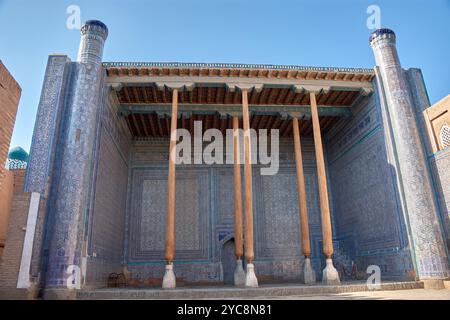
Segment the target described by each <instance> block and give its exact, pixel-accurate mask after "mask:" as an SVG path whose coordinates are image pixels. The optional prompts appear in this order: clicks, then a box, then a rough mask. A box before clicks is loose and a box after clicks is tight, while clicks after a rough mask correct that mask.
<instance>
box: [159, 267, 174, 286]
mask: <svg viewBox="0 0 450 320" xmlns="http://www.w3.org/2000/svg"><path fill="white" fill-rule="evenodd" d="M176 286H177V283H176V278H175V273H174V272H173V264H167V265H166V272H165V273H164V278H163V283H162V288H163V289H174V288H175V287H176Z"/></svg>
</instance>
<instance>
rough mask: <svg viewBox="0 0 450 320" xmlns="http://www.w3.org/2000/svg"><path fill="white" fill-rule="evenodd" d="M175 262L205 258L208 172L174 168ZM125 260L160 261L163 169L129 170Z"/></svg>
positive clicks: (163, 218)
mask: <svg viewBox="0 0 450 320" xmlns="http://www.w3.org/2000/svg"><path fill="white" fill-rule="evenodd" d="M176 178H177V181H176V205H175V210H176V211H175V212H176V213H175V259H176V260H177V261H184V260H189V261H195V260H205V259H208V258H209V248H210V225H209V219H210V217H209V205H210V199H209V190H208V188H207V186H208V180H209V173H208V169H194V170H191V169H186V168H177V173H176ZM131 192H132V197H131V199H132V204H131V215H132V216H131V224H130V228H131V229H130V230H131V233H130V248H129V252H130V255H129V261H131V262H139V261H163V260H164V240H165V225H166V212H167V170H166V169H165V168H148V169H134V170H133V184H132V191H131Z"/></svg>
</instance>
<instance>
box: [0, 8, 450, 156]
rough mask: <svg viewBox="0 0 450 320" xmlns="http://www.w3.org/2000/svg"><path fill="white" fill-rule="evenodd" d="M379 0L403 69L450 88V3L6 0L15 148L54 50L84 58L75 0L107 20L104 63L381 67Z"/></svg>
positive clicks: (434, 87)
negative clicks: (375, 17) (73, 21)
mask: <svg viewBox="0 0 450 320" xmlns="http://www.w3.org/2000/svg"><path fill="white" fill-rule="evenodd" d="M371 4H375V5H378V6H379V7H380V9H381V24H382V26H383V27H389V28H392V29H393V30H394V31H395V32H396V34H397V40H398V41H397V42H398V51H399V54H400V59H401V62H402V65H403V67H405V68H408V67H418V68H421V69H422V71H423V73H424V77H425V82H426V84H427V88H428V93H429V96H430V100H431V103H434V102H436V101H438V100H439V99H441V98H442V97H444V96H445V95H447V94H449V93H450V90H449V89H450V0H428V1H425V0H423V1H420V0H410V1H400V0H395V1H393V0H371V1H366V0H352V1H350V0H340V1H336V0H328V1H325V0H324V1H320V0H319V1H318V0H307V1H301V0H291V1H288V0H277V1H275V0H274V1H264V0H184V1H175V0H168V1H162V0H159V1H155V0H148V1H139V0H128V1H125V0H121V1H119V0H90V1H76V0H69V1H66V0H49V1H45V0H41V1H32V0H30V1H26V0H0V30H1V37H0V59H2V60H3V62H4V64H5V65H6V66H7V68H8V69H9V70H10V71H11V73H12V74H13V76H14V77H15V78H16V79H17V81H18V82H19V83H20V85H21V87H22V98H21V101H20V105H19V111H18V114H17V121H16V125H15V129H14V135H13V138H12V142H11V146H17V145H20V146H22V147H24V148H25V149H26V150H27V151H28V150H29V147H30V143H31V136H32V132H33V127H34V121H35V117H36V109H37V106H38V102H39V97H40V92H41V86H42V80H43V77H44V72H45V67H46V62H47V55H48V54H51V53H64V54H67V55H68V56H69V57H70V58H71V59H72V60H75V59H76V54H77V49H78V44H79V39H80V36H79V30H70V29H68V28H67V27H66V20H67V18H68V16H69V15H68V14H67V13H66V9H67V7H68V6H69V5H78V6H79V7H80V9H81V19H82V21H85V20H89V19H99V20H102V21H103V22H104V23H105V24H106V25H107V26H108V28H109V31H110V35H109V38H108V40H107V42H106V46H105V53H104V59H103V60H104V61H179V62H237V63H267V64H296V65H304V66H324V67H327V66H335V67H363V68H372V67H373V65H374V58H373V54H372V51H371V49H370V47H369V44H368V37H369V34H370V30H369V29H368V28H367V26H366V20H367V18H368V16H369V15H368V14H367V13H366V10H367V7H368V6H369V5H371Z"/></svg>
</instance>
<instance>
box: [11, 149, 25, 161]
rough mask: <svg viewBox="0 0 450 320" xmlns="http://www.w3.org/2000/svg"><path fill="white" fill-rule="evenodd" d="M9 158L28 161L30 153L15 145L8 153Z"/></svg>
mask: <svg viewBox="0 0 450 320" xmlns="http://www.w3.org/2000/svg"><path fill="white" fill-rule="evenodd" d="M8 159H9V160H19V161H24V162H27V161H28V153H27V152H26V151H25V150H23V148H21V147H15V148H12V149H11V150H9V153H8Z"/></svg>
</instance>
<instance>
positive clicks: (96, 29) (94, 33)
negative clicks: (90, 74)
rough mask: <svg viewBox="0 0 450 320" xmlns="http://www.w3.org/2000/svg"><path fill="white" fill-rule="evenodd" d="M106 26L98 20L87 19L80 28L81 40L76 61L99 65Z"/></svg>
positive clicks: (106, 35)
mask: <svg viewBox="0 0 450 320" xmlns="http://www.w3.org/2000/svg"><path fill="white" fill-rule="evenodd" d="M107 37H108V28H107V27H106V25H105V24H104V23H103V22H101V21H98V20H89V21H86V23H85V24H84V25H83V27H82V28H81V42H80V48H79V50H78V57H77V61H79V62H82V63H90V64H93V65H96V66H100V64H101V63H102V57H103V47H104V45H105V40H106V38H107Z"/></svg>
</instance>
